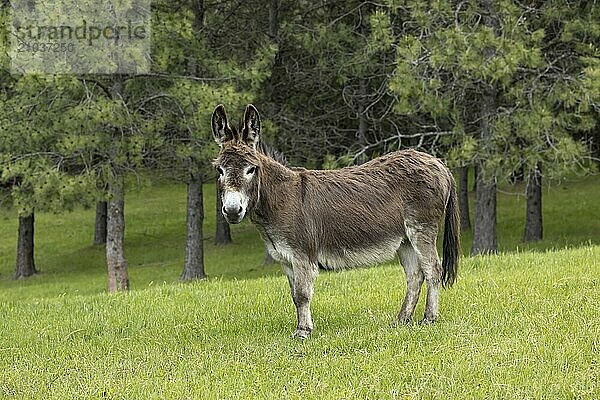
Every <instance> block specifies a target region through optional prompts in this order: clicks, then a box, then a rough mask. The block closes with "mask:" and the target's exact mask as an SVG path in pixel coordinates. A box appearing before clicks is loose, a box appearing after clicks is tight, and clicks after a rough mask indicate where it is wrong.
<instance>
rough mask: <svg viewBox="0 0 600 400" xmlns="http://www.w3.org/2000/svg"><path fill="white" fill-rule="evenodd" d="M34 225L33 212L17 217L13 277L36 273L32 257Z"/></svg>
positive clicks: (18, 277) (23, 276)
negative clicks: (17, 229)
mask: <svg viewBox="0 0 600 400" xmlns="http://www.w3.org/2000/svg"><path fill="white" fill-rule="evenodd" d="M34 225H35V218H34V214H33V212H32V213H31V214H29V215H27V216H25V217H19V237H18V240H17V262H16V268H15V279H20V278H25V277H28V276H31V275H33V274H36V273H37V270H36V269H35V261H34V257H33V249H34V240H33V239H34Z"/></svg>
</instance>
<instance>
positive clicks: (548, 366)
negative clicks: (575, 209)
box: [0, 246, 600, 399]
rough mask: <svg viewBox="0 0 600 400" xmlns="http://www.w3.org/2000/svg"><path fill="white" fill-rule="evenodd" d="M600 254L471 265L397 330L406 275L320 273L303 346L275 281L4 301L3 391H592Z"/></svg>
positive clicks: (451, 394) (512, 394)
mask: <svg viewBox="0 0 600 400" xmlns="http://www.w3.org/2000/svg"><path fill="white" fill-rule="evenodd" d="M599 260H600V247H599V246H589V247H582V248H579V249H572V250H563V251H559V252H554V253H523V254H507V255H502V256H500V257H478V258H470V259H466V260H465V262H464V265H463V269H462V273H461V279H460V281H459V283H458V285H457V286H456V287H454V288H453V289H452V290H447V291H444V292H443V293H442V297H441V308H442V317H441V320H440V321H439V323H437V324H435V325H433V326H411V327H399V328H391V327H389V326H388V323H389V322H390V321H391V320H392V318H393V317H394V315H395V312H396V311H397V309H398V306H399V303H400V299H401V290H403V288H404V285H403V284H402V283H401V281H402V275H401V273H400V271H399V268H397V267H396V266H382V267H375V268H372V269H360V270H352V271H345V272H341V273H326V274H322V275H321V276H320V277H319V279H318V283H317V285H316V293H317V295H316V297H315V300H314V303H313V314H314V318H315V325H316V331H315V332H314V333H313V337H312V338H311V339H310V340H308V341H305V342H300V341H297V340H293V339H291V338H290V336H289V334H290V333H291V331H292V329H293V324H294V311H293V306H292V304H291V301H290V300H289V295H288V293H287V283H286V282H285V279H284V278H283V277H281V276H269V277H263V278H259V279H249V280H240V281H232V280H224V279H213V280H209V281H204V282H198V283H193V284H180V285H158V286H157V287H153V288H150V289H148V290H141V291H134V292H132V293H129V294H120V295H112V296H110V295H105V294H98V295H88V296H81V295H70V296H61V297H55V298H50V299H29V300H25V301H22V300H21V301H20V300H16V299H15V300H11V301H4V302H2V304H1V306H0V320H2V321H3V325H4V328H3V329H2V335H1V337H0V365H2V368H1V369H0V397H10V396H11V395H13V396H15V397H22V398H31V397H36V398H99V397H108V398H123V399H133V398H140V399H146V398H240V397H244V398H257V397H258V398H262V397H271V398H371V399H373V398H394V397H396V398H406V397H412V398H429V397H437V398H444V399H445V398H457V399H464V398H473V397H476V398H589V399H593V398H598V396H600V384H599V381H598V378H599V376H600V356H599V351H600V348H599V347H600V343H599V338H600V319H599V318H598V317H599V315H600V304H599V303H598V299H599V298H600V280H599V279H598V276H600V261H599ZM417 311H418V312H419V313H422V312H423V305H422V304H420V306H419V308H418V310H417Z"/></svg>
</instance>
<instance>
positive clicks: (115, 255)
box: [106, 175, 129, 293]
mask: <svg viewBox="0 0 600 400" xmlns="http://www.w3.org/2000/svg"><path fill="white" fill-rule="evenodd" d="M108 190H109V194H110V199H109V200H108V205H107V224H106V228H107V229H106V232H107V234H106V265H107V268H108V291H109V292H111V293H112V292H117V291H124V290H129V275H128V272H127V260H126V259H125V246H124V245H125V198H124V194H125V191H124V183H123V176H122V175H117V176H116V177H115V180H114V182H111V183H110V184H109V188H108Z"/></svg>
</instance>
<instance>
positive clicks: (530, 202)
mask: <svg viewBox="0 0 600 400" xmlns="http://www.w3.org/2000/svg"><path fill="white" fill-rule="evenodd" d="M543 230H544V227H543V223H542V173H541V171H540V169H539V168H536V169H535V170H534V171H531V172H530V173H529V177H528V179H527V210H526V212H525V234H524V237H523V239H524V240H525V241H526V242H533V241H537V240H542V237H543Z"/></svg>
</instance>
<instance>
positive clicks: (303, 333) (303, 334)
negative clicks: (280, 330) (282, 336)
mask: <svg viewBox="0 0 600 400" xmlns="http://www.w3.org/2000/svg"><path fill="white" fill-rule="evenodd" d="M309 336H310V330H308V329H300V328H299V329H296V331H295V332H294V333H292V337H293V338H298V339H308V337H309Z"/></svg>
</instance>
